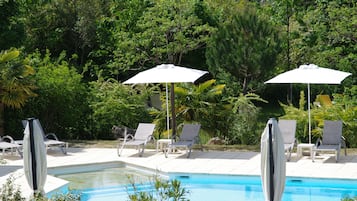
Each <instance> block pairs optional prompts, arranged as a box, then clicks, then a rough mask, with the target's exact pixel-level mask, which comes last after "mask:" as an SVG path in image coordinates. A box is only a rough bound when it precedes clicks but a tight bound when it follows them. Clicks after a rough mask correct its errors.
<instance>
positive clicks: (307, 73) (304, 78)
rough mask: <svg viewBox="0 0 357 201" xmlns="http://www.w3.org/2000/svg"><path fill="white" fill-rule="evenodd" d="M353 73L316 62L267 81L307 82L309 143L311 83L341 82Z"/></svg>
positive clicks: (269, 82)
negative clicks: (326, 66)
mask: <svg viewBox="0 0 357 201" xmlns="http://www.w3.org/2000/svg"><path fill="white" fill-rule="evenodd" d="M349 75H351V73H348V72H343V71H338V70H333V69H329V68H322V67H318V66H317V65H315V64H308V65H301V66H300V67H299V68H296V69H293V70H290V71H287V72H284V73H281V74H279V75H277V76H276V77H274V78H272V79H270V80H268V81H266V82H265V83H266V84H272V83H282V84H283V83H302V84H307V102H308V116H309V144H311V112H310V84H341V82H342V80H344V79H345V78H346V77H347V76H349Z"/></svg>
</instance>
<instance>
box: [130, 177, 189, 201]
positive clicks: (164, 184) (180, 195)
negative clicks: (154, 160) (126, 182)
mask: <svg viewBox="0 0 357 201" xmlns="http://www.w3.org/2000/svg"><path fill="white" fill-rule="evenodd" d="M153 186H154V189H153V190H148V191H143V190H142V189H141V190H139V188H138V187H137V185H136V184H135V183H131V187H132V189H133V190H134V193H132V194H131V193H129V196H128V197H129V200H130V201H159V200H172V201H185V200H186V201H189V199H187V198H186V196H187V194H188V193H189V191H188V190H186V189H185V188H184V187H182V186H181V182H180V181H179V180H176V179H175V180H168V181H167V180H165V181H164V180H161V179H159V178H158V177H157V176H156V177H155V178H154V184H153Z"/></svg>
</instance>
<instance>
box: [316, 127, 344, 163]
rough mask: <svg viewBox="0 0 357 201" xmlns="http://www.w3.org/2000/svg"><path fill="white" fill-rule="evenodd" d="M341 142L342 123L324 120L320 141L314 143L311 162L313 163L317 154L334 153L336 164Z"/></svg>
mask: <svg viewBox="0 0 357 201" xmlns="http://www.w3.org/2000/svg"><path fill="white" fill-rule="evenodd" d="M342 141H343V138H342V121H329V120H325V121H324V129H323V133H322V140H321V139H318V140H317V142H316V147H315V148H314V149H313V155H312V161H315V155H316V153H317V152H335V156H336V162H338V160H339V158H340V150H341V145H342ZM345 154H346V152H345Z"/></svg>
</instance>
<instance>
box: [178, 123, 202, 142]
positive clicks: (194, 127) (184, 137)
mask: <svg viewBox="0 0 357 201" xmlns="http://www.w3.org/2000/svg"><path fill="white" fill-rule="evenodd" d="M200 128H201V125H200V124H184V125H183V128H182V132H181V134H180V141H190V140H195V139H196V138H197V137H198V134H199V132H200Z"/></svg>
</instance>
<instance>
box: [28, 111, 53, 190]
mask: <svg viewBox="0 0 357 201" xmlns="http://www.w3.org/2000/svg"><path fill="white" fill-rule="evenodd" d="M43 136H44V133H43V130H42V128H41V126H40V125H39V122H38V120H37V119H33V118H30V119H28V120H27V124H26V127H25V131H24V141H23V151H24V153H23V158H24V171H25V176H26V179H27V182H28V184H29V186H30V187H31V189H32V190H33V192H34V195H35V194H42V195H44V186H45V182H46V177H47V159H46V146H45V143H44V140H43Z"/></svg>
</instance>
